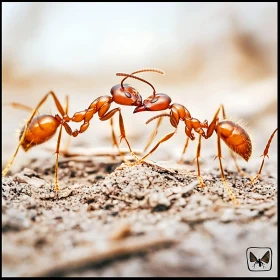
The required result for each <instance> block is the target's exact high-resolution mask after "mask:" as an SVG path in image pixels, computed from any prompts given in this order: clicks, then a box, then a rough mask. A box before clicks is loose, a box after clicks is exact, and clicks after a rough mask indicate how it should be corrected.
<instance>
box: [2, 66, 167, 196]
mask: <svg viewBox="0 0 280 280" xmlns="http://www.w3.org/2000/svg"><path fill="white" fill-rule="evenodd" d="M142 72H156V73H159V74H164V73H163V72H162V71H161V70H158V69H150V68H149V69H141V70H137V71H135V72H133V73H132V74H137V73H142ZM118 74H122V75H126V78H124V79H123V80H122V81H121V83H120V84H117V85H115V86H113V87H112V88H111V95H112V96H109V95H104V96H100V97H98V98H96V99H95V100H94V101H93V102H92V103H91V104H90V106H89V107H88V108H87V109H85V110H83V111H79V112H76V113H74V115H73V116H72V117H69V116H68V96H66V105H65V109H63V107H62V105H61V103H60V101H59V100H58V98H57V96H56V94H55V93H54V92H53V91H50V92H48V93H47V94H46V95H45V96H44V97H43V98H42V99H41V101H40V102H39V103H38V105H37V106H36V107H35V109H34V110H32V108H30V107H28V106H26V105H22V104H19V103H12V104H11V105H12V106H13V107H16V108H21V109H24V110H27V111H32V114H31V116H30V117H29V119H28V120H27V122H26V124H25V127H24V128H23V129H22V131H21V133H20V136H19V143H18V146H17V148H16V151H15V153H14V155H13V157H12V159H11V160H10V162H9V163H8V165H7V166H6V167H5V168H4V170H3V171H2V176H5V175H6V174H7V172H8V171H9V169H10V168H11V166H12V164H13V162H14V159H15V157H16V155H17V153H18V150H19V148H20V147H22V148H23V150H24V151H25V152H27V151H28V150H29V149H30V148H32V147H34V146H37V145H40V144H42V143H44V142H46V141H48V140H49V139H50V138H52V137H53V136H54V134H55V133H56V131H57V129H58V128H59V127H60V129H59V134H58V138H57V145H56V151H55V154H56V164H55V179H54V190H55V193H56V194H57V193H58V191H59V184H58V155H59V148H60V141H61V135H62V128H63V127H64V129H65V131H66V132H67V134H69V135H70V136H73V137H77V136H78V135H79V134H81V133H84V132H85V131H86V130H87V129H88V127H89V124H90V120H91V119H92V118H93V116H94V114H96V113H98V116H99V120H101V121H106V120H109V119H110V125H111V128H112V141H113V145H115V146H116V147H117V149H118V152H119V155H120V156H121V157H122V159H123V160H124V158H123V155H122V153H121V152H120V149H119V144H118V142H117V138H116V136H115V133H114V129H113V119H112V117H113V116H114V115H115V114H116V113H117V112H118V113H119V128H120V132H121V136H120V137H121V138H120V142H121V140H122V139H124V140H125V142H126V144H127V146H128V148H129V151H130V153H131V155H132V156H134V157H135V158H136V159H138V158H137V157H136V155H135V154H134V153H133V151H132V150H131V147H130V144H129V142H128V140H127V138H126V133H125V127H124V122H123V117H122V113H121V108H120V107H118V108H115V109H112V110H111V111H109V109H110V106H111V104H112V103H113V102H114V103H117V104H120V105H126V106H136V107H137V106H141V105H142V97H141V95H140V94H139V92H138V91H137V90H136V89H135V88H133V87H132V86H131V85H129V84H124V83H123V82H124V81H125V79H127V77H131V78H134V79H137V80H140V81H142V82H144V83H147V84H149V85H151V84H150V83H149V82H147V81H145V80H143V79H141V78H139V77H136V76H132V75H130V74H123V73H117V75H118ZM49 96H51V97H52V98H53V100H54V103H55V105H56V107H57V109H58V111H59V113H60V115H59V114H56V115H54V116H53V115H39V116H36V117H35V115H36V114H37V112H38V110H39V108H40V107H41V106H42V105H43V104H44V103H45V101H46V100H47V98H48V97H49ZM68 122H77V123H79V122H83V123H82V124H81V126H80V129H79V130H77V129H76V130H75V131H72V129H71V128H70V126H69V125H68Z"/></svg>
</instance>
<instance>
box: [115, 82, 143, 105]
mask: <svg viewBox="0 0 280 280" xmlns="http://www.w3.org/2000/svg"><path fill="white" fill-rule="evenodd" d="M111 94H112V96H113V100H114V102H116V103H118V104H120V105H128V106H141V105H142V97H141V95H140V94H139V92H138V90H136V89H135V88H133V87H132V86H130V85H128V84H124V85H122V84H119V85H115V86H114V87H112V89H111Z"/></svg>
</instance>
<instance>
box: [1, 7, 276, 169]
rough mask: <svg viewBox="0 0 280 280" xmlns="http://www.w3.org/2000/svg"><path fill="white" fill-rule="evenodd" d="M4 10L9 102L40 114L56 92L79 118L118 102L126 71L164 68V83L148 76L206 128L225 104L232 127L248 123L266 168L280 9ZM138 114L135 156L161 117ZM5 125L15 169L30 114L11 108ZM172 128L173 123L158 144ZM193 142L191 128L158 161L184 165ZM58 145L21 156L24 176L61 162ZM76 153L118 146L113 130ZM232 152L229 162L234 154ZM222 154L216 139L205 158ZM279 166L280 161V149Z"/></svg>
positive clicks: (83, 138) (206, 145)
mask: <svg viewBox="0 0 280 280" xmlns="http://www.w3.org/2000/svg"><path fill="white" fill-rule="evenodd" d="M2 7H3V21H2V24H3V27H2V31H3V35H2V39H3V45H2V47H3V51H2V61H3V64H2V82H3V83H2V90H3V97H2V99H3V100H2V101H3V102H4V103H5V102H12V101H16V102H22V103H24V104H26V105H29V106H32V107H34V106H36V105H37V103H38V102H39V100H40V99H41V98H42V97H43V96H44V94H45V93H47V92H48V91H49V90H53V91H54V92H55V93H56V94H57V96H58V97H59V99H60V100H61V101H62V102H64V100H65V99H64V98H65V96H66V95H69V97H70V108H69V115H73V113H75V112H76V111H80V110H84V109H85V108H87V107H88V106H89V104H90V103H91V102H92V101H93V100H94V99H96V98H97V97H99V96H100V95H107V94H110V89H111V87H112V86H114V85H115V84H117V83H119V82H120V78H119V77H116V76H115V73H116V72H128V73H130V72H133V71H135V70H137V69H140V68H147V67H154V68H160V69H162V70H164V71H165V75H164V76H161V75H157V74H154V73H146V74H143V75H141V76H142V77H144V78H145V79H147V80H148V81H150V82H151V83H153V84H154V86H155V88H156V89H157V91H158V92H164V93H167V94H168V95H170V96H171V97H172V100H173V102H176V103H182V104H183V105H185V106H186V107H187V108H188V109H189V111H190V112H191V114H192V116H193V117H196V118H198V119H199V120H201V121H203V120H204V119H207V120H209V121H210V120H211V119H212V117H213V114H214V113H215V111H216V110H217V108H218V106H219V104H221V103H222V104H224V105H225V109H226V113H227V115H228V117H229V118H230V119H231V120H235V121H240V123H241V124H245V123H247V125H246V128H247V129H248V131H249V133H250V135H251V137H252V141H253V145H254V150H253V155H252V157H254V158H257V159H258V162H259V156H260V155H261V154H262V152H263V149H264V146H265V144H266V141H267V140H268V138H269V136H270V134H271V132H272V131H273V130H274V129H275V127H277V120H276V116H277V105H276V104H277V78H276V76H277V62H276V61H277V32H276V31H277V4H276V3H127V4H126V3H117V4H115V3H104V4H103V3H3V5H2ZM130 83H131V84H133V85H134V86H135V87H136V88H137V89H138V90H139V91H140V93H141V94H142V96H143V97H144V98H145V97H147V96H149V95H150V94H151V89H150V88H149V87H148V86H147V85H145V84H143V83H141V82H138V81H134V80H130ZM115 107H117V105H113V106H112V108H115ZM133 110H134V108H132V107H123V109H122V111H123V115H124V121H125V127H126V131H127V136H128V139H129V141H130V142H131V145H132V147H133V148H137V149H142V148H143V147H144V144H145V142H146V141H147V139H148V136H149V134H150V133H151V131H152V129H153V128H154V125H155V123H151V124H149V125H146V124H145V121H146V120H147V119H148V118H150V117H152V116H154V115H155V113H151V112H145V113H139V114H135V115H133V114H132V112H133ZM50 112H51V113H53V114H55V113H57V109H56V108H55V106H54V104H53V101H52V100H51V99H49V100H48V102H47V103H46V104H45V105H44V106H43V107H42V108H41V110H40V113H41V114H43V113H50ZM2 116H3V118H2V120H3V123H2V131H3V133H2V135H3V136H2V137H3V139H2V140H3V141H2V149H3V151H4V153H3V158H2V163H3V164H6V163H7V160H8V159H9V158H10V157H11V155H12V153H13V152H14V150H15V148H16V145H17V139H18V136H16V133H15V130H16V129H20V128H22V126H23V125H24V119H26V118H27V117H28V113H27V112H24V111H20V110H16V109H13V108H10V107H7V106H5V107H3V108H2ZM115 120H116V121H115V123H117V117H115ZM72 127H73V128H76V126H75V125H72ZM172 129H173V128H172V127H171V125H170V123H169V121H168V120H167V119H165V120H164V125H163V126H162V128H161V130H160V133H159V135H158V136H157V138H159V137H161V136H162V135H164V133H166V132H169V131H172ZM117 134H118V135H119V130H118V128H117ZM64 136H66V135H64ZM185 139H186V138H185V134H184V127H183V124H181V125H180V127H179V130H178V133H177V135H175V136H174V137H173V138H172V139H171V140H170V141H168V142H166V143H164V145H162V147H160V148H159V149H158V150H157V151H156V152H155V153H154V154H153V156H152V157H151V159H153V160H159V159H161V160H167V159H174V160H176V159H178V158H179V156H180V152H181V150H182V148H183V145H184V142H185ZM63 140H64V142H65V141H66V140H67V136H66V137H64V139H63ZM55 141H56V137H54V138H53V139H52V140H51V141H50V142H48V143H46V144H44V145H42V146H40V147H36V148H34V149H32V150H31V151H30V152H28V153H27V154H24V152H23V151H20V153H19V157H18V158H17V160H16V163H15V166H14V169H16V168H18V167H19V165H20V164H21V163H23V162H26V160H27V158H29V157H36V156H38V155H40V154H42V155H43V154H45V155H47V156H49V157H51V156H52V155H51V153H50V152H49V151H46V149H45V148H46V147H51V148H52V149H53V151H55ZM75 146H77V147H81V146H82V147H91V148H94V147H103V146H106V147H110V146H111V132H110V126H109V122H100V121H99V120H98V118H97V117H94V118H93V119H92V121H91V124H90V127H89V129H88V130H87V131H86V132H85V133H84V134H82V135H80V136H79V137H78V138H75V139H72V141H71V147H72V148H73V149H74V148H75ZM122 146H123V147H125V145H124V144H122ZM62 147H63V143H62ZM195 147H196V143H191V145H190V147H189V150H188V152H187V155H186V158H187V159H188V158H189V159H192V158H193V157H194V155H195ZM223 151H224V153H225V157H227V156H228V152H227V151H226V149H225V146H223ZM215 153H216V137H212V138H211V139H209V140H208V141H205V140H204V141H203V143H202V154H201V156H202V158H203V156H205V155H213V156H214V155H215ZM270 158H271V159H272V160H273V159H274V160H276V141H275V142H273V143H272V145H271V152H270ZM216 164H217V163H216ZM241 164H244V165H246V163H243V162H241ZM256 169H257V167H256ZM254 171H255V170H254Z"/></svg>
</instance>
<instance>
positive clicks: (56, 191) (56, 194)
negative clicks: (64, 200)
mask: <svg viewBox="0 0 280 280" xmlns="http://www.w3.org/2000/svg"><path fill="white" fill-rule="evenodd" d="M59 191H60V189H59V185H58V183H55V186H54V198H56V199H58V194H59Z"/></svg>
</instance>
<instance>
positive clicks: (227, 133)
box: [134, 86, 278, 203]
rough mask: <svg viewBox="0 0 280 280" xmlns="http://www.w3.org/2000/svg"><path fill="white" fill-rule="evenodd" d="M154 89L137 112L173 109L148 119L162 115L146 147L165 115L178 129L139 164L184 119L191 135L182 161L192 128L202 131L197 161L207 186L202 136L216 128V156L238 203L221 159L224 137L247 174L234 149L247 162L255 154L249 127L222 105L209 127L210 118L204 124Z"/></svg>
mask: <svg viewBox="0 0 280 280" xmlns="http://www.w3.org/2000/svg"><path fill="white" fill-rule="evenodd" d="M152 88H153V95H151V96H149V97H148V98H147V99H145V100H144V101H143V104H141V105H139V106H137V107H136V108H135V110H134V113H138V112H143V111H162V110H166V109H170V113H169V114H160V115H157V116H155V117H152V118H151V119H149V120H148V121H147V122H146V124H148V123H149V122H151V121H152V120H155V119H157V118H159V120H158V123H157V125H156V128H155V130H154V132H153V133H152V134H151V136H150V139H149V141H148V144H147V146H146V148H145V150H147V148H148V147H149V145H150V144H151V142H152V141H153V139H154V137H155V136H156V134H157V130H158V127H159V125H160V123H161V120H162V118H163V117H169V118H170V123H171V125H172V126H173V127H175V131H174V132H171V133H168V134H167V135H165V136H164V137H162V138H161V139H160V140H159V141H158V142H157V144H156V145H155V146H154V147H153V148H152V149H151V150H150V152H148V153H147V154H146V155H145V156H144V157H142V158H141V159H140V160H139V161H138V162H136V163H139V162H142V161H143V160H144V159H146V158H147V157H148V156H149V155H150V154H152V153H153V152H154V151H155V150H156V149H157V148H158V147H159V145H160V144H161V143H163V142H165V141H167V140H168V139H170V138H171V137H172V136H173V135H174V134H175V133H176V131H177V127H178V124H179V121H183V122H184V123H185V133H186V135H187V140H186V143H185V146H184V149H183V152H182V156H181V159H180V161H179V162H182V160H183V156H184V154H185V152H186V149H187V146H188V141H189V139H191V140H194V139H195V137H194V134H193V133H192V130H194V131H195V132H196V133H198V134H199V137H198V145H197V151H196V164H197V171H198V173H197V177H198V180H199V182H200V185H201V186H202V187H203V186H205V185H204V183H203V180H202V177H201V175H200V165H199V160H198V159H199V157H200V150H201V137H203V138H205V139H208V138H210V137H211V136H212V134H213V132H214V131H216V133H217V149H218V154H217V156H216V157H215V159H216V158H218V159H219V164H220V172H221V178H222V181H223V184H224V185H225V187H226V189H227V191H228V194H229V196H230V198H231V199H232V200H233V201H234V202H235V203H238V202H237V200H236V198H235V196H234V194H233V193H232V191H231V189H230V187H229V186H228V184H227V182H226V178H225V175H224V171H223V166H222V161H221V159H222V152H221V139H222V140H223V141H224V142H225V143H226V145H227V146H228V147H229V149H230V151H231V156H232V158H233V159H234V162H235V165H236V167H237V169H238V171H239V172H240V173H243V174H244V172H243V171H242V170H241V169H240V168H239V166H238V165H237V162H236V159H235V157H234V153H233V152H235V153H236V154H238V155H240V156H241V157H242V158H243V159H244V160H246V161H248V160H249V158H250V156H251V153H252V143H251V139H250V137H249V135H248V133H247V132H246V130H245V129H244V128H243V127H241V126H240V125H238V124H237V123H234V122H232V121H229V120H227V119H226V115H225V110H224V106H223V105H220V106H219V108H218V110H217V111H216V113H215V115H214V118H213V120H212V122H211V123H210V125H209V126H208V122H207V120H205V121H204V122H203V123H201V122H200V121H199V120H198V119H195V118H192V117H191V114H190V112H189V111H188V109H187V108H186V107H184V106H183V105H181V104H178V103H174V104H171V98H170V97H169V96H168V95H166V94H164V93H156V91H155V89H154V87H153V86H152ZM220 110H222V117H223V120H222V121H219V118H218V114H219V112H220ZM203 128H204V129H206V132H205V131H204V130H203ZM277 130H278V128H276V129H275V130H274V131H273V133H272V135H271V136H270V138H269V140H268V143H267V145H266V147H265V149H264V152H263V155H262V156H263V157H264V158H263V161H262V164H261V166H260V169H259V172H258V174H257V175H256V176H255V177H254V178H253V179H252V180H251V184H254V182H255V181H256V180H257V179H258V178H259V176H260V175H261V171H262V168H263V165H264V159H265V157H268V150H269V147H270V143H271V141H272V138H273V136H274V134H275V133H276V131H277Z"/></svg>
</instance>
